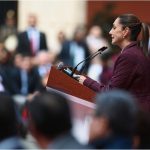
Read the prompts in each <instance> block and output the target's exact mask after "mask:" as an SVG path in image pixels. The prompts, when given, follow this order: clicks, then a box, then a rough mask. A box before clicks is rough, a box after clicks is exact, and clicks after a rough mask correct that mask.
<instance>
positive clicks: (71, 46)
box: [58, 27, 89, 70]
mask: <svg viewBox="0 0 150 150" xmlns="http://www.w3.org/2000/svg"><path fill="white" fill-rule="evenodd" d="M87 56H89V50H88V47H87V44H86V42H85V29H84V28H83V27H78V28H77V29H76V30H75V32H74V36H73V39H72V40H71V41H69V40H65V41H64V42H63V45H62V50H61V52H60V54H59V56H58V57H59V59H60V60H61V61H62V62H64V64H65V65H68V66H71V67H75V66H76V65H77V64H78V63H79V62H80V61H82V60H84V59H85V58H86V57H87ZM83 65H84V63H83V64H81V65H80V66H79V67H78V70H81V68H82V66H83ZM87 68H88V64H87V66H86V68H85V70H87Z"/></svg>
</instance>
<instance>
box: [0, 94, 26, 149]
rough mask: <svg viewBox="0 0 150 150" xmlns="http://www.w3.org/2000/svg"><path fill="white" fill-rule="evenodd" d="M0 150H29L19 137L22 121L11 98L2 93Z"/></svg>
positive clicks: (0, 98)
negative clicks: (26, 149)
mask: <svg viewBox="0 0 150 150" xmlns="http://www.w3.org/2000/svg"><path fill="white" fill-rule="evenodd" d="M0 103H1V104H0V120H1V123H0V149H25V148H27V147H26V146H25V145H24V144H23V141H22V139H21V137H20V136H19V126H20V121H19V118H18V114H17V108H16V107H15V103H14V102H13V99H12V98H11V97H10V96H7V95H6V94H4V93H0Z"/></svg>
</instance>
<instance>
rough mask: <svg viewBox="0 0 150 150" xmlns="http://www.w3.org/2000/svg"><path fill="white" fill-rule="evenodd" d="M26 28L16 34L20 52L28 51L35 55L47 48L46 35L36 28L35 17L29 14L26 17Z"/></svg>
mask: <svg viewBox="0 0 150 150" xmlns="http://www.w3.org/2000/svg"><path fill="white" fill-rule="evenodd" d="M28 25H29V26H28V28H27V30H26V31H24V32H21V33H20V34H19V36H18V48H17V51H18V52H20V53H28V54H30V55H31V56H35V55H36V54H37V53H38V52H39V51H40V50H47V49H48V48H47V41H46V35H45V34H44V33H43V32H41V31H40V30H39V29H37V27H36V25H37V18H36V16H35V15H34V14H30V15H29V18H28Z"/></svg>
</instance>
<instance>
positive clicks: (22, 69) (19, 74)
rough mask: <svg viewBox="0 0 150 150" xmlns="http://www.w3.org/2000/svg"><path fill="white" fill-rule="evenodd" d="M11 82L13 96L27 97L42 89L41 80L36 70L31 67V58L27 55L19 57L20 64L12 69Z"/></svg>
mask: <svg viewBox="0 0 150 150" xmlns="http://www.w3.org/2000/svg"><path fill="white" fill-rule="evenodd" d="M12 80H13V83H12V87H13V88H12V89H13V92H12V94H13V95H15V94H21V95H24V96H28V95H29V94H33V93H34V92H36V91H39V90H40V89H41V88H42V85H41V78H40V76H39V73H38V71H37V69H36V68H35V67H34V66H33V65H32V57H31V56H29V55H25V54H24V55H22V56H21V64H20V65H18V66H16V67H15V68H14V70H13V73H12ZM35 82H36V83H35Z"/></svg>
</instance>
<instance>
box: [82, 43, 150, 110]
mask: <svg viewBox="0 0 150 150" xmlns="http://www.w3.org/2000/svg"><path fill="white" fill-rule="evenodd" d="M149 68H150V58H147V57H145V56H144V54H143V52H142V50H141V49H140V48H139V47H138V45H137V42H132V43H131V44H130V45H128V46H127V47H126V48H125V49H124V50H123V51H122V53H121V54H120V55H119V57H118V58H117V60H116V62H115V65H114V70H113V75H112V78H111V80H110V83H109V84H108V85H101V84H99V83H97V82H96V81H94V80H92V79H90V78H87V79H86V80H85V81H84V83H83V84H84V85H86V86H87V87H89V88H91V89H93V90H94V91H96V92H98V91H106V90H110V89H112V88H120V89H123V90H127V91H129V92H131V93H133V94H134V95H135V96H136V97H137V99H138V102H139V103H140V106H141V107H142V108H143V109H144V110H148V111H150V69H149Z"/></svg>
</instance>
